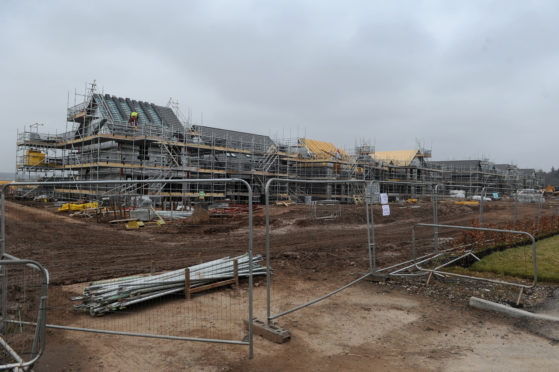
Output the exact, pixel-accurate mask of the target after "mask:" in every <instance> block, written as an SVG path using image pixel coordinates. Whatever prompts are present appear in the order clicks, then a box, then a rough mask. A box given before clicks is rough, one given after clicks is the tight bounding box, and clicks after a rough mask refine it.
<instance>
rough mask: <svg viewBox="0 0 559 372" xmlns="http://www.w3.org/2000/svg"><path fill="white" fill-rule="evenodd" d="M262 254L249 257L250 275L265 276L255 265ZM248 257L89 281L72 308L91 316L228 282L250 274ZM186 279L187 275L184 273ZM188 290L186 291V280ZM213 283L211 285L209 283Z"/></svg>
mask: <svg viewBox="0 0 559 372" xmlns="http://www.w3.org/2000/svg"><path fill="white" fill-rule="evenodd" d="M261 261H262V256H261V255H257V256H254V257H253V258H252V270H253V275H265V274H266V268H265V267H264V266H261V265H259V264H258V262H261ZM249 265H250V260H249V258H248V254H244V255H242V256H238V257H233V258H229V257H225V258H220V259H217V260H214V261H210V262H205V263H202V264H199V265H194V266H191V267H189V268H187V269H180V270H175V271H170V272H167V273H163V274H158V275H151V276H132V277H124V278H116V279H109V280H103V281H97V282H93V283H91V284H90V285H89V286H88V287H86V288H84V290H83V296H80V297H74V298H72V300H74V301H80V300H81V301H82V303H81V304H79V305H75V306H74V310H75V311H84V312H89V314H90V315H91V316H100V315H103V314H105V313H108V312H113V311H118V310H123V309H126V308H127V307H128V306H130V305H134V304H137V303H140V302H144V301H149V300H152V299H154V298H159V297H162V296H166V295H170V294H173V293H181V292H188V293H194V292H198V291H199V290H195V289H197V288H198V289H203V288H204V287H205V288H208V289H210V288H215V287H217V286H218V285H215V284H216V283H218V282H221V281H223V282H224V283H225V282H226V283H227V284H230V283H231V281H232V280H233V279H235V274H237V277H236V279H237V281H238V277H248V276H249ZM187 272H189V274H190V275H188V278H189V280H188V279H187V278H186V273H187ZM187 281H188V282H189V283H190V285H189V290H188V291H185V288H186V285H185V283H186V282H187ZM210 284H212V285H210Z"/></svg>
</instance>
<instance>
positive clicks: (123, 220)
mask: <svg viewBox="0 0 559 372" xmlns="http://www.w3.org/2000/svg"><path fill="white" fill-rule="evenodd" d="M115 213H116V211H115ZM136 220H137V218H124V219H122V220H111V221H109V223H119V222H130V221H136Z"/></svg>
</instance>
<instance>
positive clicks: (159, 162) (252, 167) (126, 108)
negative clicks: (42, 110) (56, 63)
mask: <svg viewBox="0 0 559 372" xmlns="http://www.w3.org/2000/svg"><path fill="white" fill-rule="evenodd" d="M80 97H81V98H82V99H83V101H82V102H80V103H78V104H75V105H73V106H71V107H68V108H67V121H66V128H65V131H64V132H61V133H58V132H55V133H54V134H52V133H41V132H40V131H39V125H38V124H34V125H31V126H29V127H25V128H24V130H23V131H21V132H19V131H18V135H17V153H16V164H17V165H16V179H17V180H18V181H29V180H33V181H41V180H44V181H47V180H48V181H66V180H75V181H103V180H136V181H137V183H133V184H130V185H127V186H119V187H116V188H115V186H114V185H108V184H107V185H103V184H96V185H91V186H87V187H86V186H83V185H82V186H81V187H79V188H78V187H76V188H75V189H70V188H66V189H57V190H55V193H56V194H57V195H58V196H59V197H64V198H66V199H99V198H103V197H105V196H108V195H109V196H114V195H119V196H122V197H132V196H137V195H148V196H149V197H151V198H159V199H160V201H165V200H171V201H172V200H177V199H180V200H182V201H183V202H184V201H185V200H189V199H192V198H198V197H199V196H200V195H201V193H202V194H203V195H204V197H205V198H206V200H211V201H214V200H216V201H219V200H232V201H244V200H246V198H247V197H248V195H247V193H246V190H244V189H242V188H241V187H240V186H225V185H224V184H220V185H218V184H216V185H213V184H212V185H209V184H204V185H198V184H195V183H190V184H184V185H182V184H177V183H161V184H155V183H145V182H142V181H145V180H154V179H183V178H193V179H208V178H241V179H244V180H246V181H247V182H249V183H250V184H251V186H252V188H253V190H254V198H255V202H259V201H261V200H262V199H261V197H262V195H263V190H264V185H265V184H266V182H267V180H268V179H270V178H290V179H312V180H323V181H325V182H324V183H322V184H319V183H309V184H290V185H287V184H280V183H278V184H277V186H275V187H274V190H273V191H274V197H275V198H276V199H292V200H296V201H303V200H304V197H306V196H311V197H312V198H314V199H316V200H320V199H322V200H338V201H339V202H343V203H353V202H354V201H355V200H356V199H355V196H356V195H357V196H362V195H363V192H364V190H363V187H362V186H361V185H356V184H343V183H332V184H328V183H327V181H328V180H377V181H392V182H385V183H383V184H382V185H381V188H382V192H386V193H388V194H389V195H390V196H392V197H394V198H413V197H422V196H424V195H427V194H430V193H431V190H432V187H433V185H435V184H441V183H442V184H446V185H449V186H452V185H469V186H471V187H475V186H477V187H479V188H482V187H488V186H489V187H493V188H494V189H495V190H497V189H498V190H510V191H511V192H513V191H514V190H518V189H520V188H529V187H530V188H537V187H538V185H539V182H540V181H539V179H538V177H537V174H536V172H535V171H534V170H520V169H517V168H516V167H515V166H512V165H506V164H505V165H503V164H500V165H496V164H493V163H491V162H488V161H449V162H430V161H428V159H429V158H430V157H431V150H428V149H422V148H420V149H416V150H408V151H398V152H384V153H375V149H374V147H372V146H370V145H367V144H361V145H359V146H356V147H355V149H353V151H351V152H350V151H346V150H344V149H341V148H339V147H336V146H335V145H334V144H332V143H330V142H324V141H319V140H314V139H309V138H288V139H276V140H272V139H271V138H270V137H268V136H264V135H259V134H254V133H246V132H239V131H234V130H227V129H221V128H215V127H209V126H204V125H198V124H193V123H191V122H190V119H188V118H187V119H185V118H184V115H182V114H181V113H180V111H179V109H178V104H177V102H176V101H173V100H169V103H168V105H167V106H159V105H155V104H153V103H149V102H145V101H137V100H133V99H130V98H122V97H115V96H111V95H108V94H101V93H99V92H97V89H96V85H95V83H93V84H90V86H89V87H88V89H87V91H86V93H85V94H83V95H81V96H80ZM132 112H137V113H138V119H137V121H136V123H130V121H129V118H130V116H131V113H132Z"/></svg>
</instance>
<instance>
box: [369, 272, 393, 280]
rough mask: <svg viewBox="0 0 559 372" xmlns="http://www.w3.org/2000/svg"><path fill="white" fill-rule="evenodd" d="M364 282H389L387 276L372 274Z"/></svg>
mask: <svg viewBox="0 0 559 372" xmlns="http://www.w3.org/2000/svg"><path fill="white" fill-rule="evenodd" d="M365 280H368V281H370V282H386V281H388V280H390V277H389V276H388V275H387V274H382V273H372V274H371V275H369V277H368V278H367V279H365Z"/></svg>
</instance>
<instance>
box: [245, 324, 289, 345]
mask: <svg viewBox="0 0 559 372" xmlns="http://www.w3.org/2000/svg"><path fill="white" fill-rule="evenodd" d="M244 323H245V328H246V329H248V320H246V319H245V320H244ZM252 333H253V334H255V335H259V336H262V337H264V338H265V339H266V340H270V341H272V342H275V343H276V344H283V343H285V342H287V341H289V340H291V333H290V332H289V331H288V330H286V329H283V328H281V327H280V326H278V325H276V324H275V323H272V324H271V325H270V326H268V325H267V324H266V322H265V321H262V320H260V319H257V318H254V319H253V321H252Z"/></svg>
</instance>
